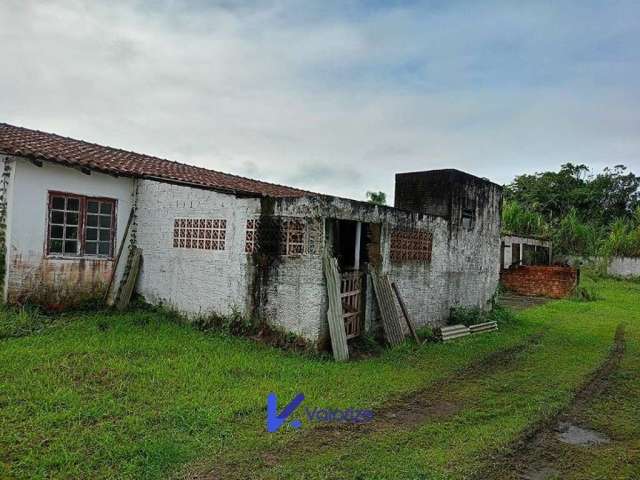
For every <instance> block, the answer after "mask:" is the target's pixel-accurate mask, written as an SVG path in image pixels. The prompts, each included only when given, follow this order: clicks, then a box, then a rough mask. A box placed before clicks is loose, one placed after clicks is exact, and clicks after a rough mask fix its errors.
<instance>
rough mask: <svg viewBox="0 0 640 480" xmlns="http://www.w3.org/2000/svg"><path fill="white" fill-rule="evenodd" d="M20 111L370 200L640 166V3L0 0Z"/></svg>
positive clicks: (5, 79)
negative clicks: (444, 181) (440, 172)
mask: <svg viewBox="0 0 640 480" xmlns="http://www.w3.org/2000/svg"><path fill="white" fill-rule="evenodd" d="M0 5H2V8H1V10H0V58H1V60H2V68H1V70H0V92H1V93H0V112H1V115H0V121H3V122H7V123H12V124H16V125H21V126H26V127H30V128H36V129H40V130H45V131H51V132H55V133H60V134H63V135H67V136H71V137H75V138H81V139H85V140H89V141H93V142H96V143H102V144H107V145H111V146H115V147H121V148H125V149H128V150H135V151H138V152H143V153H148V154H152V155H157V156H161V157H165V158H169V159H171V160H176V161H181V162H186V163H191V164H196V165H201V166H205V167H209V168H213V169H217V170H222V171H226V172H230V173H236V174H240V175H245V176H249V177H254V178H260V179H266V180H270V181H274V182H278V183H284V184H291V185H295V186H300V187H304V188H308V189H311V190H314V191H321V192H325V193H331V194H335V195H341V196H348V197H353V198H363V197H364V193H365V191H366V190H383V191H386V192H387V193H388V194H389V195H390V197H391V199H392V198H393V197H392V194H393V174H394V173H395V172H400V171H415V170H427V169H433V168H458V169H461V170H466V171H469V172H471V173H474V174H476V175H479V176H485V177H488V178H490V179H492V180H494V181H496V182H498V183H506V182H509V181H510V180H512V178H513V176H514V175H517V174H520V173H524V172H534V171H539V170H544V169H556V168H558V167H559V165H560V164H562V163H565V162H580V163H586V164H588V165H590V166H592V167H594V168H595V169H596V170H599V169H601V168H602V167H604V166H606V165H615V164H619V163H622V164H626V165H627V166H629V167H631V168H632V169H633V170H634V171H635V172H636V173H639V174H640V1H638V0H630V1H601V2H594V1H588V0H577V1H574V2H572V1H564V2H563V1H549V2H543V1H538V0H536V1H534V0H532V1H529V2H525V1H520V0H517V1H512V0H506V1H482V2H480V1H476V0H471V1H459V2H456V1H448V0H438V1H425V2H390V1H387V2H383V1H377V2H373V1H371V2H348V1H341V2H332V1H328V0H319V1H317V2H311V1H308V2H303V1H293V0H291V1H287V0H283V1H255V2H252V1H238V2H234V1H231V0H227V1H190V2H186V1H185V2H181V1H177V0H175V1H166V2H160V1H142V2H118V1H109V2H105V1H97V0H96V1H95V2H89V1H81V0H69V1H53V0H48V1H42V2H35V1H30V0H15V1H14V0H0Z"/></svg>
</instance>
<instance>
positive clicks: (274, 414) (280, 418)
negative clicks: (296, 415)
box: [267, 393, 304, 433]
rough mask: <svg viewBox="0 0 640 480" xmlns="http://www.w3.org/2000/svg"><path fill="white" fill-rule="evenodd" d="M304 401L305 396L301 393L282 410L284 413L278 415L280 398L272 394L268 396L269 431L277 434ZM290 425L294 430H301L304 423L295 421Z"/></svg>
mask: <svg viewBox="0 0 640 480" xmlns="http://www.w3.org/2000/svg"><path fill="white" fill-rule="evenodd" d="M303 400H304V394H303V393H299V394H298V395H296V396H295V397H294V398H293V400H291V401H290V402H289V403H288V404H287V405H286V406H285V407H284V408H283V409H282V412H280V413H279V414H278V397H277V396H276V394H275V393H270V394H269V395H268V396H267V431H268V432H271V433H273V432H277V431H278V429H279V428H280V427H281V426H282V425H284V423H285V422H286V421H287V418H289V416H290V415H291V414H292V413H293V411H294V410H295V409H296V408H298V406H299V405H300V404H301V403H302V401H303ZM289 425H291V426H292V427H293V428H300V426H301V425H302V422H301V421H300V420H293V421H291V422H290V423H289Z"/></svg>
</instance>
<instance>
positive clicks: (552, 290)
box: [500, 265, 578, 298]
mask: <svg viewBox="0 0 640 480" xmlns="http://www.w3.org/2000/svg"><path fill="white" fill-rule="evenodd" d="M500 281H501V283H502V285H503V286H504V287H505V288H506V289H507V290H510V291H512V292H515V293H518V294H520V295H527V296H531V297H549V298H565V297H568V296H569V295H571V293H572V292H573V290H574V288H575V287H576V285H577V283H578V271H577V270H576V269H575V268H571V267H562V266H548V265H538V266H519V267H515V268H509V269H507V270H502V272H501V273H500Z"/></svg>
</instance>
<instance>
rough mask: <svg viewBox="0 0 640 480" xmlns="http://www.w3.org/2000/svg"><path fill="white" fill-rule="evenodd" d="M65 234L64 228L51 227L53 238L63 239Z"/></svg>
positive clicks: (60, 226) (58, 226)
mask: <svg viewBox="0 0 640 480" xmlns="http://www.w3.org/2000/svg"><path fill="white" fill-rule="evenodd" d="M63 233H64V227H63V226H62V225H52V226H51V238H62V234H63Z"/></svg>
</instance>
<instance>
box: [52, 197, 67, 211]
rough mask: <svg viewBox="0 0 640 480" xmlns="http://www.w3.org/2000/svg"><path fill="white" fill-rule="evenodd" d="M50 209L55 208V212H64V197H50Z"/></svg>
mask: <svg viewBox="0 0 640 480" xmlns="http://www.w3.org/2000/svg"><path fill="white" fill-rule="evenodd" d="M51 208H55V209H57V210H64V197H52V198H51Z"/></svg>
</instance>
